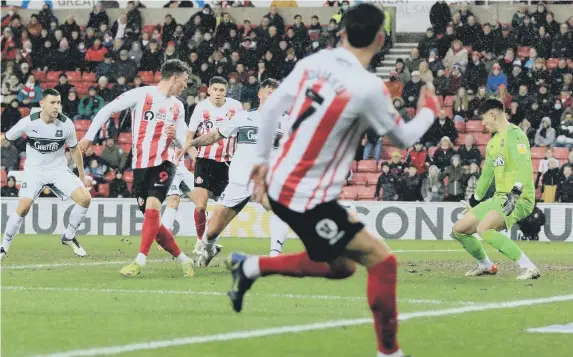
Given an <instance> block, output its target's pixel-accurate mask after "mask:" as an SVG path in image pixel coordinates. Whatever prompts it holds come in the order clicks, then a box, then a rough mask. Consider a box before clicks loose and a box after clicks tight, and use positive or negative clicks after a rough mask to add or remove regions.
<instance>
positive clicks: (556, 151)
mask: <svg viewBox="0 0 573 357" xmlns="http://www.w3.org/2000/svg"><path fill="white" fill-rule="evenodd" d="M567 155H569V149H568V148H553V157H555V158H556V159H557V160H561V161H562V160H567Z"/></svg>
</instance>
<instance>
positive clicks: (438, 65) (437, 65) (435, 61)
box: [428, 48, 445, 76]
mask: <svg viewBox="0 0 573 357" xmlns="http://www.w3.org/2000/svg"><path fill="white" fill-rule="evenodd" d="M428 66H429V67H430V70H431V71H432V73H433V74H434V76H435V75H436V74H437V73H438V70H439V69H444V68H445V67H444V64H443V63H442V60H441V59H440V57H438V49H437V48H432V49H431V50H430V55H429V57H428Z"/></svg>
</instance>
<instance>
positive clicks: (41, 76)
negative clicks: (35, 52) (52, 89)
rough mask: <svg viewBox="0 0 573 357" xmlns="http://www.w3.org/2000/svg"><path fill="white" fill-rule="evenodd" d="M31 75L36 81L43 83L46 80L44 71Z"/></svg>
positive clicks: (34, 72)
mask: <svg viewBox="0 0 573 357" xmlns="http://www.w3.org/2000/svg"><path fill="white" fill-rule="evenodd" d="M32 74H33V75H34V76H36V80H39V81H40V82H43V81H44V80H46V72H45V71H33V72H32Z"/></svg>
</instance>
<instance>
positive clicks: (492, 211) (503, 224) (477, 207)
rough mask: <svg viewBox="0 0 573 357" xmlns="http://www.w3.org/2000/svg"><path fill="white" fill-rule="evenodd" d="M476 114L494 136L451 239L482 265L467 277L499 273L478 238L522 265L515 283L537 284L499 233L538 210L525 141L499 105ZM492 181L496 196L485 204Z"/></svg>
mask: <svg viewBox="0 0 573 357" xmlns="http://www.w3.org/2000/svg"><path fill="white" fill-rule="evenodd" d="M478 111H479V115H480V116H481V117H482V121H483V124H484V125H485V127H486V129H487V130H488V131H490V132H491V133H493V134H494V136H493V137H492V138H491V139H490V141H489V142H488V144H487V150H486V157H485V165H484V167H483V173H482V175H481V177H480V178H479V180H478V183H477V187H476V190H475V193H474V195H473V196H472V197H471V199H470V201H469V202H464V201H462V203H463V204H464V206H465V207H466V213H465V214H464V216H463V217H462V218H461V219H460V220H458V221H457V222H456V224H455V225H454V227H453V232H452V235H453V238H455V239H456V240H457V241H459V242H460V243H461V244H462V246H463V247H464V249H465V250H466V251H467V252H468V253H470V254H471V255H472V256H473V257H474V258H475V259H476V260H477V261H478V266H477V267H476V268H475V269H472V270H470V271H469V272H467V273H466V276H479V275H494V274H496V273H497V266H496V265H495V264H493V263H492V262H491V261H490V260H489V258H488V256H487V254H486V253H485V250H484V249H483V246H482V245H481V242H480V241H479V240H478V239H477V238H476V237H475V236H474V235H473V234H474V233H476V232H477V233H478V234H479V235H480V237H481V238H482V239H483V240H484V241H485V242H487V243H489V244H490V245H492V246H493V247H494V248H495V249H497V250H499V251H500V252H501V253H502V254H503V255H505V256H506V257H508V258H509V259H511V260H513V261H514V262H516V263H517V264H519V267H520V269H521V271H520V272H519V275H518V276H517V279H519V280H525V279H537V278H539V277H540V276H541V273H540V272H539V270H538V269H537V267H536V266H535V264H533V263H532V262H531V261H530V260H529V258H527V256H526V255H525V253H523V252H522V251H521V249H519V247H518V246H517V245H516V244H515V242H513V241H512V240H511V239H510V238H509V237H508V236H507V235H505V234H502V233H501V232H500V231H502V230H507V231H508V232H509V230H510V228H511V226H513V225H514V224H515V223H516V222H518V221H520V220H522V219H524V218H526V217H527V216H529V215H530V214H531V212H532V211H533V207H534V205H535V189H534V186H533V169H532V167H531V154H530V151H529V142H528V140H527V136H526V135H525V133H524V132H523V131H522V130H521V129H520V128H519V127H517V126H515V125H513V124H511V123H509V122H508V121H507V118H506V116H505V112H504V108H503V103H502V102H501V101H499V100H497V99H487V100H486V101H485V102H483V104H482V105H481V106H480V107H479V109H478ZM494 178H495V187H496V192H495V195H494V196H493V197H492V198H490V199H488V200H485V201H481V200H482V199H483V197H484V196H485V194H486V192H487V190H488V188H489V186H490V184H491V181H492V179H494ZM480 201H481V202H480Z"/></svg>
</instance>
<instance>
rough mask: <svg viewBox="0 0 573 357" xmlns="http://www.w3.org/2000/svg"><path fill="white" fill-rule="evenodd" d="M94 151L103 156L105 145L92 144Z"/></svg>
mask: <svg viewBox="0 0 573 357" xmlns="http://www.w3.org/2000/svg"><path fill="white" fill-rule="evenodd" d="M92 151H93V152H94V154H96V155H97V156H101V153H102V151H103V145H93V146H92Z"/></svg>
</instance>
